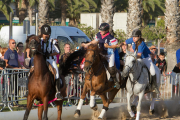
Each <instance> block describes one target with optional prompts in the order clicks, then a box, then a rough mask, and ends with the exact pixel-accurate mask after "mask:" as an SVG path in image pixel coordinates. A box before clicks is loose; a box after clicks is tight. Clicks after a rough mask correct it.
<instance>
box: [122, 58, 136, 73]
mask: <svg viewBox="0 0 180 120" xmlns="http://www.w3.org/2000/svg"><path fill="white" fill-rule="evenodd" d="M128 56H131V57H133V58H134V59H135V62H136V61H137V58H136V57H134V56H133V55H127V56H126V57H128ZM124 67H128V68H129V69H130V72H129V73H132V71H133V67H134V64H133V66H132V67H129V65H125V66H124Z"/></svg>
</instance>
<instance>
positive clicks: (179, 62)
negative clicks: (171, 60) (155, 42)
mask: <svg viewBox="0 0 180 120" xmlns="http://www.w3.org/2000/svg"><path fill="white" fill-rule="evenodd" d="M176 60H177V64H176V65H175V66H174V68H173V70H172V73H171V76H172V80H171V81H172V84H173V97H174V96H175V93H176V95H178V93H179V75H177V78H176V74H177V73H180V49H178V50H177V51H176ZM176 87H177V89H176ZM175 90H176V91H175Z"/></svg>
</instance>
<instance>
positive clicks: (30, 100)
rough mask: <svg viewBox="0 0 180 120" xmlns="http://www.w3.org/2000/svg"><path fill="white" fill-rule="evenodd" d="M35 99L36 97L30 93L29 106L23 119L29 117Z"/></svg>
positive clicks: (25, 119)
mask: <svg viewBox="0 0 180 120" xmlns="http://www.w3.org/2000/svg"><path fill="white" fill-rule="evenodd" d="M33 100H34V99H33V98H32V97H31V96H30V95H28V97H27V108H26V112H25V114H24V118H23V120H27V119H28V116H29V113H30V110H31V108H32V104H33Z"/></svg>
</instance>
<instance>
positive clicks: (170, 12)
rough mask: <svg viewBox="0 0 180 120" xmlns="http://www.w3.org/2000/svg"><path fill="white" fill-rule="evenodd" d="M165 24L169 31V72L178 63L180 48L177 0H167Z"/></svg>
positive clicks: (167, 43) (166, 45)
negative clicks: (177, 53) (177, 56)
mask: <svg viewBox="0 0 180 120" xmlns="http://www.w3.org/2000/svg"><path fill="white" fill-rule="evenodd" d="M165 6H166V12H165V26H166V32H167V34H166V35H167V36H166V37H167V40H166V43H165V47H166V50H167V64H168V66H167V72H171V71H172V69H173V68H174V66H175V65H176V63H177V61H176V51H177V50H178V49H179V46H180V43H179V37H180V36H179V35H180V33H179V32H178V30H180V26H179V24H180V21H179V18H180V16H179V7H178V2H177V0H166V3H165Z"/></svg>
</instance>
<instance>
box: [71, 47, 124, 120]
mask: <svg viewBox="0 0 180 120" xmlns="http://www.w3.org/2000/svg"><path fill="white" fill-rule="evenodd" d="M103 61H104V62H106V59H105V58H103V57H102V55H100V50H99V48H98V45H93V44H91V45H89V46H88V48H87V51H86V53H85V65H84V71H85V72H86V75H85V83H84V87H83V93H82V95H81V99H80V101H79V104H78V107H77V110H76V111H75V114H74V117H75V118H78V117H79V116H80V110H81V107H82V105H83V100H84V98H85V97H86V93H87V92H88V91H90V90H91V97H90V107H91V109H93V110H97V105H96V103H95V99H94V97H95V95H99V96H100V97H101V99H102V101H103V109H102V111H101V114H100V115H99V117H98V118H99V119H102V118H103V116H104V114H105V112H106V111H107V110H108V106H109V104H110V103H111V102H112V101H113V99H114V97H115V95H116V94H117V92H118V90H119V89H116V88H114V82H113V81H108V79H107V75H106V69H105V66H104V64H103ZM116 76H118V79H119V83H120V85H121V86H122V84H123V83H122V81H121V77H120V72H118V75H116ZM107 92H108V97H109V98H107V96H106V93H107Z"/></svg>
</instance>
